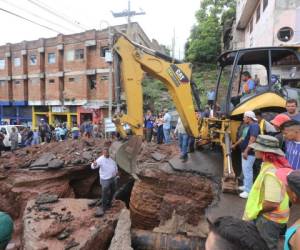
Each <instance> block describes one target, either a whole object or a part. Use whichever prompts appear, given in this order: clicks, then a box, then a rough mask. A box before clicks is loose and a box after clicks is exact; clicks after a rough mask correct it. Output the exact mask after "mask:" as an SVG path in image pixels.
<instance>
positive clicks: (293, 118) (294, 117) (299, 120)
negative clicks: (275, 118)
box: [284, 112, 300, 122]
mask: <svg viewBox="0 0 300 250" xmlns="http://www.w3.org/2000/svg"><path fill="white" fill-rule="evenodd" d="M284 114H286V115H287V116H288V117H289V118H291V119H292V120H295V121H297V122H300V113H298V114H297V115H294V116H291V115H289V114H288V112H285V113H284Z"/></svg>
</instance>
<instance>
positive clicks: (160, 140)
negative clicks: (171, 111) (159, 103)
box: [155, 112, 164, 144]
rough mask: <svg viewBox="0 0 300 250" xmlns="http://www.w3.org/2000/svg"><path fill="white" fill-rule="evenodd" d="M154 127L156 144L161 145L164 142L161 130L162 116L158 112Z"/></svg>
mask: <svg viewBox="0 0 300 250" xmlns="http://www.w3.org/2000/svg"><path fill="white" fill-rule="evenodd" d="M155 126H156V127H157V144H162V143H163V141H164V130H163V114H162V113H161V112H160V113H158V116H157V118H156V120H155Z"/></svg>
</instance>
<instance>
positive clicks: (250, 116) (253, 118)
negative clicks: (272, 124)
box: [244, 111, 257, 121]
mask: <svg viewBox="0 0 300 250" xmlns="http://www.w3.org/2000/svg"><path fill="white" fill-rule="evenodd" d="M244 117H249V118H251V119H252V120H254V121H257V119H256V116H255V113H254V112H253V111H246V112H245V113H244Z"/></svg>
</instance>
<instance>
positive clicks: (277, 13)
mask: <svg viewBox="0 0 300 250" xmlns="http://www.w3.org/2000/svg"><path fill="white" fill-rule="evenodd" d="M231 38H232V43H231V45H230V46H229V47H227V48H226V49H232V48H233V49H237V48H249V47H260V46H278V45H287V44H296V43H300V0H237V8H236V20H235V24H234V25H233V29H232V36H231Z"/></svg>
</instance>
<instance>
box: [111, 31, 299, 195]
mask: <svg viewBox="0 0 300 250" xmlns="http://www.w3.org/2000/svg"><path fill="white" fill-rule="evenodd" d="M113 51H114V64H115V82H116V86H115V87H116V88H117V89H122V91H123V92H124V93H125V99H126V112H125V113H124V112H123V113H118V114H116V115H115V116H114V119H113V121H114V123H115V124H116V127H117V130H118V131H119V133H120V134H121V136H122V137H123V138H127V134H126V132H125V130H124V128H123V124H128V125H130V127H131V130H132V134H133V135H132V136H131V137H130V139H129V140H128V141H127V142H126V143H121V142H119V143H115V144H114V145H113V151H115V152H116V154H115V158H116V161H117V163H118V165H119V166H120V167H121V168H123V169H124V170H125V171H127V172H128V173H130V174H133V175H134V174H135V172H136V156H137V154H138V152H139V150H140V147H141V143H142V137H143V93H142V92H143V91H142V80H143V77H144V74H145V73H147V74H149V75H151V76H152V77H154V78H156V79H159V80H161V81H162V83H163V84H165V86H166V87H167V89H168V92H169V94H170V96H171V98H172V99H173V101H174V104H175V107H176V109H177V111H178V113H179V116H180V118H181V120H182V123H183V125H184V127H185V129H186V131H187V133H188V134H189V135H190V136H193V137H195V138H198V139H199V141H200V142H205V143H215V144H217V145H219V146H220V148H221V149H222V153H223V185H222V187H223V190H224V191H229V192H231V191H234V192H235V191H236V184H237V182H236V176H237V175H238V174H239V172H240V164H239V159H240V153H239V152H238V151H233V152H232V150H231V143H234V142H236V140H237V134H238V129H239V127H240V125H241V122H242V119H243V113H244V112H245V111H248V110H256V109H260V110H261V111H263V112H264V113H266V114H269V115H270V114H271V115H272V114H274V113H279V112H282V111H284V110H285V103H286V99H287V98H292V97H293V98H294V97H296V98H299V97H298V96H299V95H298V91H299V79H300V73H299V69H300V53H299V52H300V49H299V47H263V48H249V49H241V50H234V51H228V52H225V53H223V54H221V55H220V56H219V58H218V66H219V68H220V70H219V75H218V79H217V84H216V89H215V91H216V99H215V103H214V115H213V117H210V118H200V119H197V118H196V115H195V109H196V108H197V109H200V108H201V107H200V101H199V100H200V99H199V94H198V93H197V88H196V86H195V83H194V82H193V81H192V80H191V78H192V65H191V64H190V63H184V62H180V61H178V60H173V59H172V58H170V57H169V56H166V55H164V54H161V53H159V52H157V51H154V50H152V49H149V48H146V47H144V46H142V45H140V44H137V43H135V42H133V41H131V40H130V39H128V38H127V37H126V36H125V35H123V34H118V35H117V37H116V40H115V43H114V47H113ZM295 69H296V70H295ZM245 70H248V71H251V72H255V74H257V75H258V76H259V77H261V80H260V85H259V86H256V89H255V91H254V92H253V93H251V94H249V95H244V96H239V93H240V89H241V86H242V82H241V75H242V72H243V71H245ZM274 76H276V79H277V82H274V80H273V79H274ZM278 86H279V87H278ZM233 100H234V101H233ZM117 102H120V95H117ZM194 103H195V104H194ZM212 160H214V159H212ZM183 164H184V163H183ZM192 164H194V165H195V166H197V167H199V171H200V172H201V165H205V164H206V163H205V162H193V163H192Z"/></svg>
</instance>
